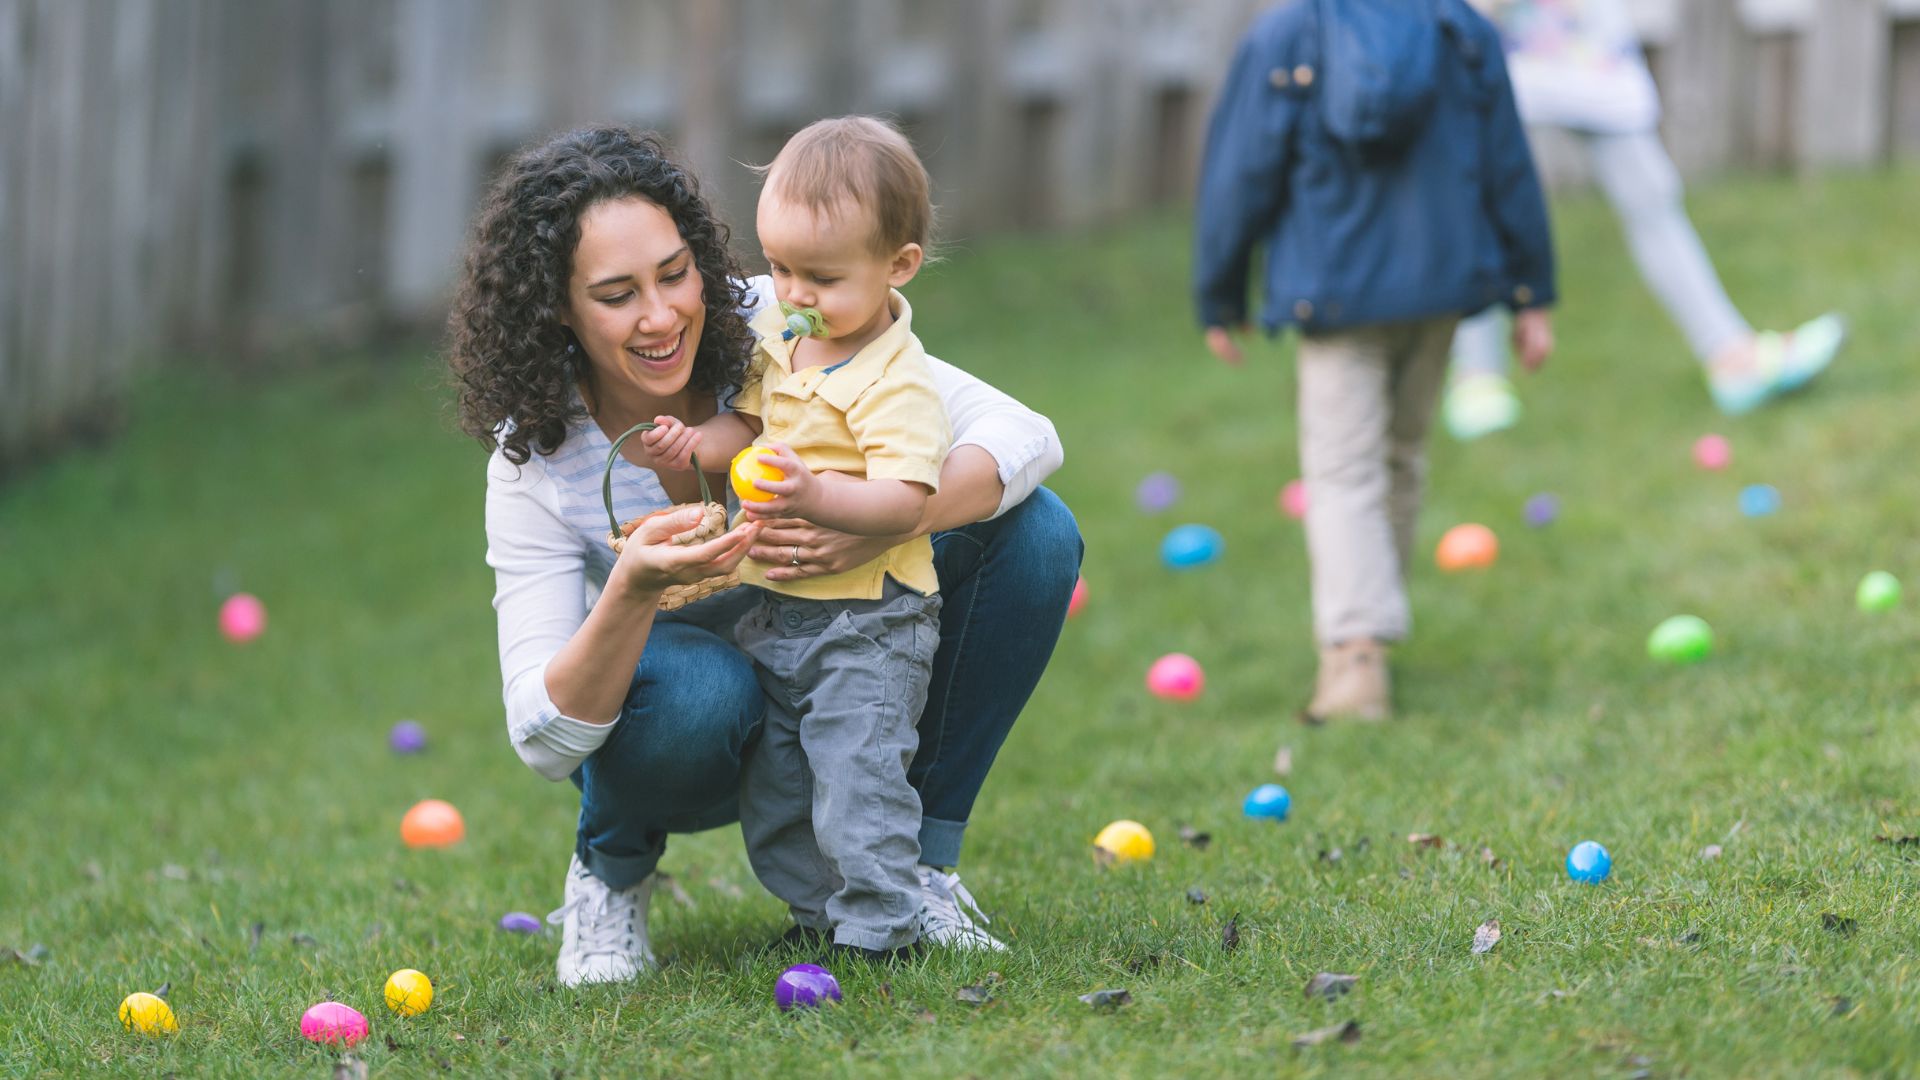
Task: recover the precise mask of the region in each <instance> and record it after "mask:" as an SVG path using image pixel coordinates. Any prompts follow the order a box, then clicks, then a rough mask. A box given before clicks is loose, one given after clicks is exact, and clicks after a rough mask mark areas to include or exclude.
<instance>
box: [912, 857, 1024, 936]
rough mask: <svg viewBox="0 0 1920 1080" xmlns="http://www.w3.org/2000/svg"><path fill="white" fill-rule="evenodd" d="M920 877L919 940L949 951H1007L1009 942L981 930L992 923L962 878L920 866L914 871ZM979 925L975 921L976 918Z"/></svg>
mask: <svg viewBox="0 0 1920 1080" xmlns="http://www.w3.org/2000/svg"><path fill="white" fill-rule="evenodd" d="M914 869H915V870H916V871H918V873H919V874H920V895H921V897H922V898H923V901H924V904H925V906H923V907H922V908H921V909H920V940H922V941H924V942H926V943H928V944H929V945H937V946H939V947H941V948H947V949H977V950H981V951H984V952H1005V951H1006V948H1007V945H1006V942H1004V941H1001V940H1000V939H999V938H996V937H994V936H993V935H992V934H989V933H987V932H986V931H985V930H984V929H982V928H981V923H988V922H992V921H993V920H991V919H989V918H987V913H986V912H984V911H981V910H980V905H979V904H977V903H975V902H974V900H973V894H972V893H970V892H968V891H967V887H966V886H965V885H962V884H960V875H959V874H952V873H948V872H947V871H945V870H942V869H940V868H939V867H935V866H928V865H927V864H925V863H921V864H920V865H919V866H917V867H915V868H914ZM976 916H977V917H978V918H979V922H975V921H974V919H975V917H976Z"/></svg>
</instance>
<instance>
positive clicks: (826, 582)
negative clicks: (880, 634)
mask: <svg viewBox="0 0 1920 1080" xmlns="http://www.w3.org/2000/svg"><path fill="white" fill-rule="evenodd" d="M888 302H889V303H890V304H891V305H892V306H893V312H894V321H893V325H892V326H889V327H888V328H887V329H886V332H885V333H882V334H881V335H880V336H879V337H878V338H875V339H874V340H873V341H872V342H870V343H869V344H868V345H867V346H866V347H865V348H863V349H861V350H860V351H859V352H857V353H855V354H854V355H853V356H852V357H851V358H849V359H847V360H845V361H842V362H841V363H838V364H831V365H828V366H825V367H811V368H807V369H805V370H803V371H794V370H793V348H794V344H795V343H794V342H791V341H782V340H780V330H781V327H782V325H783V324H782V321H781V315H780V309H779V307H778V306H772V307H769V308H768V309H767V310H766V311H763V312H761V313H760V315H759V317H758V318H755V319H754V320H753V323H752V326H753V329H754V332H755V333H757V334H758V335H759V337H760V340H759V343H758V344H757V345H755V346H754V350H753V363H752V365H751V366H750V368H749V370H748V372H747V377H746V379H745V381H744V383H743V385H742V386H741V388H740V394H739V396H738V397H736V398H735V399H734V409H735V410H736V411H738V412H741V413H745V414H747V415H750V416H757V417H759V418H760V422H761V432H760V437H759V438H758V439H755V440H754V445H756V446H765V445H767V444H769V443H772V442H776V441H777V442H783V443H786V444H787V445H788V446H790V447H792V448H793V452H794V453H795V454H797V455H798V456H799V457H800V460H802V461H804V462H806V463H807V467H808V468H809V469H812V470H814V471H815V472H821V471H827V472H837V473H844V474H845V475H847V476H855V477H859V478H861V479H863V480H908V481H912V482H914V483H917V484H925V485H926V486H927V487H928V488H929V489H931V490H934V491H938V490H939V489H940V466H941V464H943V463H944V462H945V461H946V457H947V449H948V447H949V446H950V445H951V443H952V441H953V435H952V432H951V431H950V429H949V427H948V424H947V411H946V408H945V406H943V405H942V404H941V403H940V395H939V393H938V392H937V391H936V390H935V389H934V386H933V376H932V374H931V373H930V372H929V371H928V370H927V354H926V351H925V350H924V349H922V348H921V346H920V339H919V338H917V337H915V336H914V335H913V309H912V308H911V307H909V306H908V305H907V299H906V297H904V296H901V295H900V293H899V291H898V290H894V291H893V292H892V295H891V297H890V299H889V301H888ZM769 567H770V564H767V563H762V562H756V561H754V560H752V559H748V560H747V561H745V562H743V563H741V564H740V580H741V581H743V582H746V583H747V584H750V585H758V586H760V587H761V588H764V589H769V590H772V591H773V592H777V593H781V594H784V595H786V596H800V597H806V598H808V599H813V600H877V599H879V598H880V593H881V586H882V584H883V583H884V582H885V580H886V578H887V576H888V575H892V577H893V579H894V580H895V581H898V582H899V583H900V584H902V585H905V586H906V587H907V588H910V589H913V590H914V591H916V592H919V593H923V594H932V593H936V592H939V591H940V579H939V577H938V576H937V575H936V574H935V573H934V570H933V544H932V543H931V542H930V541H928V539H927V538H926V537H924V536H921V537H916V538H915V539H913V540H910V541H908V542H907V543H904V544H901V545H900V546H898V547H895V548H890V549H888V550H887V551H886V552H884V553H882V554H881V555H880V557H879V558H876V559H874V560H873V561H871V562H868V563H865V564H862V565H860V566H856V567H854V568H853V569H851V570H847V571H844V572H842V573H838V574H828V575H823V576H820V577H810V578H804V579H802V580H800V581H768V580H767V579H766V571H767V570H768V569H769Z"/></svg>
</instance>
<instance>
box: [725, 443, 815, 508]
mask: <svg viewBox="0 0 1920 1080" xmlns="http://www.w3.org/2000/svg"><path fill="white" fill-rule="evenodd" d="M760 457H761V458H762V459H763V460H765V461H766V462H767V463H768V464H770V465H772V466H773V467H774V468H776V469H779V470H780V471H781V472H783V473H785V474H786V479H784V480H755V481H754V482H753V483H754V486H755V487H757V488H759V489H760V490H761V491H765V492H768V493H770V494H772V495H773V498H771V499H768V500H766V501H765V502H748V501H746V500H744V499H743V500H741V503H740V509H742V510H744V511H746V515H747V520H748V521H771V520H772V519H774V518H805V517H810V516H812V513H813V509H814V504H815V502H816V501H817V500H818V499H819V495H820V478H819V477H818V476H815V475H814V474H813V470H812V469H809V468H807V463H806V462H804V461H801V460H800V457H799V455H798V454H795V453H794V452H793V448H792V447H790V446H788V445H787V444H786V443H782V442H777V443H774V444H772V445H771V446H768V447H764V448H762V449H761V451H760Z"/></svg>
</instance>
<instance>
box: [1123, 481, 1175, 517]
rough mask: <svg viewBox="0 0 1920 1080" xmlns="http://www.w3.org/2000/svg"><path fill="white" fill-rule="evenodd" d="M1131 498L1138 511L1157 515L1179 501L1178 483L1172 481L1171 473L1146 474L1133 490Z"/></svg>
mask: <svg viewBox="0 0 1920 1080" xmlns="http://www.w3.org/2000/svg"><path fill="white" fill-rule="evenodd" d="M1133 498H1134V501H1135V502H1138V503H1139V504H1140V509H1142V510H1145V511H1146V512H1147V513H1149V514H1157V513H1159V512H1160V511H1162V510H1165V509H1166V508H1168V507H1170V506H1172V505H1173V504H1174V503H1176V502H1179V501H1180V481H1178V480H1176V479H1174V477H1173V474H1172V473H1163V472H1157V473H1148V474H1147V477H1146V479H1144V480H1142V481H1140V486H1139V487H1137V488H1135V489H1134V492H1133Z"/></svg>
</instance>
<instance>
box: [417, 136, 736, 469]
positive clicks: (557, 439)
mask: <svg viewBox="0 0 1920 1080" xmlns="http://www.w3.org/2000/svg"><path fill="white" fill-rule="evenodd" d="M636 196H637V197H639V198H642V199H646V200H647V201H648V202H651V203H653V204H655V205H656V206H659V207H660V208H662V209H664V210H665V211H666V212H667V214H668V215H669V216H670V217H672V218H673V220H674V223H675V224H677V225H678V226H679V227H680V236H681V237H682V238H683V239H685V240H686V242H687V246H688V248H690V249H691V250H692V252H693V261H694V265H695V266H696V267H697V268H698V269H699V271H700V280H701V283H702V285H703V286H704V292H703V296H704V297H705V302H706V308H707V317H706V330H705V332H704V333H703V334H702V335H701V338H700V346H699V348H698V349H697V350H696V351H695V352H694V355H693V371H692V373H691V374H690V375H689V377H688V380H687V385H688V386H689V387H690V388H691V389H693V390H694V391H695V392H696V393H700V392H704V393H710V394H714V395H716V396H717V395H718V394H719V393H720V392H721V391H722V390H723V389H725V388H726V387H729V386H738V385H739V384H740V381H741V379H742V378H743V377H744V375H745V373H746V366H747V358H748V356H749V354H750V353H751V351H752V348H753V335H752V333H751V332H750V331H749V330H748V329H747V324H746V320H744V319H743V318H741V316H740V307H741V305H742V304H744V303H745V302H746V289H745V287H744V286H743V285H742V281H743V279H744V277H745V275H744V274H742V273H741V270H740V266H739V263H738V261H737V260H736V259H735V258H734V257H733V255H732V253H731V252H730V251H729V250H728V247H727V244H728V240H729V233H728V230H727V227H726V225H724V224H722V223H721V222H720V221H719V219H718V218H716V217H715V216H714V214H713V208H712V207H711V206H709V205H708V203H707V200H706V199H705V198H704V197H703V196H702V195H701V194H700V186H699V184H698V182H696V181H695V180H694V178H693V174H692V173H690V172H688V171H687V170H686V169H685V168H684V167H683V166H681V165H680V163H679V162H677V161H675V160H674V159H673V158H672V157H671V156H670V155H669V154H668V152H667V148H666V144H665V143H664V142H662V141H661V139H660V138H659V136H657V135H653V134H651V133H645V132H638V131H634V130H632V129H631V128H625V127H591V128H581V129H579V130H576V131H569V132H566V133H565V134H562V135H556V136H553V137H551V138H549V139H547V140H546V141H545V142H542V143H540V144H539V145H537V146H533V147H531V148H528V149H525V150H522V151H521V152H519V153H518V154H516V155H514V157H513V159H512V160H511V161H509V162H508V163H507V166H506V168H505V169H504V170H502V171H501V173H500V175H499V177H498V178H497V179H496V180H495V181H494V184H493V188H492V190H491V191H490V192H489V193H488V195H487V199H486V202H485V203H484V204H483V205H482V207H481V210H480V216H479V219H478V223H477V224H476V226H475V228H474V234H473V242H472V243H471V244H470V245H469V246H468V248H467V258H466V270H465V272H464V273H463V274H462V276H461V281H460V290H459V293H458V295H457V297H456V298H455V300H454V305H453V313H452V315H451V316H450V318H449V319H448V324H449V334H450V338H451V341H450V344H449V347H448V353H447V362H448V365H449V367H451V369H452V372H453V376H454V378H455V381H456V384H457V389H458V392H459V410H460V428H461V430H463V431H465V432H466V433H467V434H469V435H472V436H473V437H474V438H476V439H479V440H480V441H481V442H482V443H484V444H485V445H486V446H487V447H488V448H492V447H493V446H494V445H495V444H496V442H497V443H498V445H499V446H500V449H501V451H502V452H503V453H504V454H505V455H506V457H507V460H509V461H511V462H513V463H514V464H516V465H524V464H526V463H527V461H528V460H529V459H530V458H531V457H532V454H533V452H536V451H537V452H538V453H541V454H551V453H553V452H554V451H555V450H556V449H558V448H559V446H560V444H561V442H563V441H564V440H565V439H566V434H567V427H568V425H569V424H571V423H573V422H574V421H577V420H578V419H579V418H580V417H581V415H582V410H580V409H579V408H578V407H576V406H575V405H574V403H573V401H574V399H573V387H574V385H575V383H577V382H578V381H580V380H581V379H583V378H585V377H587V375H588V372H589V367H588V363H587V357H586V353H585V352H584V351H583V350H581V349H580V348H578V347H577V344H578V343H577V342H576V341H575V339H574V336H573V332H572V331H571V330H569V329H567V328H566V327H565V326H563V325H561V322H560V317H561V314H562V313H563V312H564V311H565V310H566V304H567V282H568V281H569V280H570V279H571V278H572V275H573V255H574V249H575V248H576V247H578V246H579V243H580V217H581V215H583V214H585V213H586V212H587V210H588V209H590V208H591V207H593V206H595V205H597V204H599V203H601V202H604V201H606V200H609V199H623V198H629V197H636ZM569 345H574V346H576V347H575V349H574V351H573V352H571V353H569V352H568V351H567V347H568V346H569ZM505 421H512V424H511V426H510V427H509V428H507V429H506V430H504V431H503V430H502V429H501V425H502V423H503V422H505Z"/></svg>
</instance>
